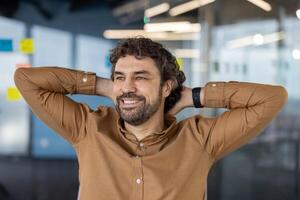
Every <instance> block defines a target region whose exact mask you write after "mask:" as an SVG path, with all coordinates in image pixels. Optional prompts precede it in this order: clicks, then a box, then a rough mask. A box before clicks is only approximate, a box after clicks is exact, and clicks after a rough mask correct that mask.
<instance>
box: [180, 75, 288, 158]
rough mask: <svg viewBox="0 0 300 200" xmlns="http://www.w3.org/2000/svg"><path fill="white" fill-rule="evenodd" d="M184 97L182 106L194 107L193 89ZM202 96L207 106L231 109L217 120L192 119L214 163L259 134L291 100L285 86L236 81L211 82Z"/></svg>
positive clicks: (198, 135) (201, 141)
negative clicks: (288, 100) (288, 99)
mask: <svg viewBox="0 0 300 200" xmlns="http://www.w3.org/2000/svg"><path fill="white" fill-rule="evenodd" d="M185 94H186V95H185V97H183V99H185V100H183V102H185V103H182V104H184V105H185V107H187V106H191V105H192V102H193V101H192V95H191V90H190V89H189V88H186V91H185ZM200 95H201V103H202V105H203V106H204V107H209V108H227V109H229V110H228V111H225V112H223V113H222V114H220V115H219V116H217V117H215V118H206V117H202V116H200V115H198V116H194V117H191V118H190V119H189V120H190V124H191V126H192V129H193V130H194V132H195V134H196V136H197V138H198V139H199V142H200V143H201V145H202V147H203V148H204V149H205V150H206V151H207V153H208V154H209V155H210V156H211V158H213V159H215V160H216V159H219V158H221V157H222V156H224V155H225V154H227V153H229V152H231V151H233V150H235V149H237V148H239V147H240V146H242V145H243V144H245V143H247V142H248V141H249V140H250V139H251V138H253V137H255V136H256V135H257V134H259V133H260V132H261V131H262V130H263V129H264V128H265V127H266V126H267V125H268V124H269V123H270V122H271V120H272V119H273V118H274V117H275V116H276V114H277V113H278V112H279V111H280V109H281V108H282V107H283V106H284V104H285V103H286V101H287V98H288V94H287V92H286V90H285V89H284V88H283V87H282V86H275V85H265V84H257V83H247V82H236V81H231V82H209V83H207V84H206V85H205V87H203V88H202V90H201V94H200Z"/></svg>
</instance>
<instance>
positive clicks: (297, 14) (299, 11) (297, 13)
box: [296, 9, 300, 19]
mask: <svg viewBox="0 0 300 200" xmlns="http://www.w3.org/2000/svg"><path fill="white" fill-rule="evenodd" d="M296 16H297V17H298V19H300V9H298V10H297V11H296Z"/></svg>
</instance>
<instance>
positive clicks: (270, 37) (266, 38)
mask: <svg viewBox="0 0 300 200" xmlns="http://www.w3.org/2000/svg"><path fill="white" fill-rule="evenodd" d="M282 39H284V32H276V33H271V34H266V35H261V34H255V35H253V36H246V37H243V38H239V39H235V40H231V41H229V42H228V43H227V47H228V48H229V49H236V48H241V47H246V46H251V45H257V46H259V45H264V44H268V43H272V42H277V41H279V40H282Z"/></svg>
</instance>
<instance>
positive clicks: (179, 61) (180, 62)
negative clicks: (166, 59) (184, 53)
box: [176, 58, 183, 71]
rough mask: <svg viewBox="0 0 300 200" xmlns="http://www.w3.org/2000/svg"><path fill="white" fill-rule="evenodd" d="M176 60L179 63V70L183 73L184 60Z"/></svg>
mask: <svg viewBox="0 0 300 200" xmlns="http://www.w3.org/2000/svg"><path fill="white" fill-rule="evenodd" d="M176 60H177V63H178V65H179V69H180V70H181V71H183V60H182V58H177V59H176Z"/></svg>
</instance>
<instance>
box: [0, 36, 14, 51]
mask: <svg viewBox="0 0 300 200" xmlns="http://www.w3.org/2000/svg"><path fill="white" fill-rule="evenodd" d="M0 51H4V52H11V51H13V41H12V40H10V39H0Z"/></svg>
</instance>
